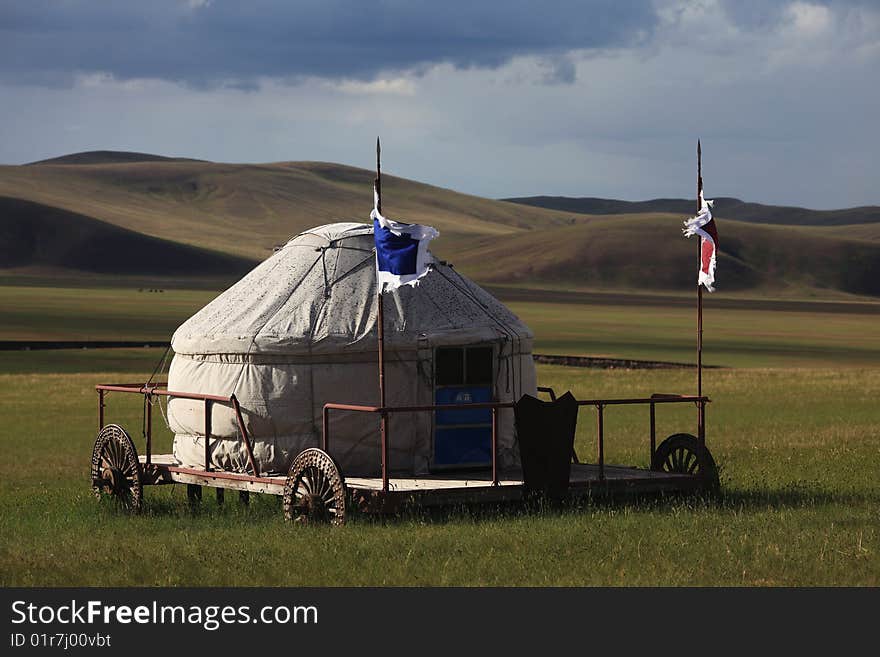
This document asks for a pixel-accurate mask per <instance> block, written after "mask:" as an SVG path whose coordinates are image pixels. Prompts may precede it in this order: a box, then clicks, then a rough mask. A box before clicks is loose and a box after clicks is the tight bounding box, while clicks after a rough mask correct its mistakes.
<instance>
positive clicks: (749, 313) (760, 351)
mask: <svg viewBox="0 0 880 657" xmlns="http://www.w3.org/2000/svg"><path fill="white" fill-rule="evenodd" d="M508 305H509V307H510V308H511V309H512V310H513V311H514V312H515V313H516V314H517V315H519V317H521V318H522V319H523V320H524V321H525V322H526V324H528V325H529V327H530V328H531V329H532V331H534V333H535V335H536V336H537V338H536V341H535V351H536V352H540V353H557V354H571V355H577V354H582V355H608V356H613V357H618V358H637V359H647V360H667V361H678V362H686V363H693V362H696V350H695V343H696V326H695V325H696V312H695V310H694V309H692V308H671V307H669V308H658V307H644V306H641V307H640V306H624V305H621V306H611V305H588V306H587V305H583V306H581V305H571V304H555V303H554V304H551V303H516V302H515V303H510V304H508ZM877 327H878V318H877V316H876V315H858V314H849V313H813V312H783V311H766V310H741V309H735V310H734V309H713V308H712V307H711V300H708V301H707V302H706V307H705V310H704V315H703V331H704V333H703V362H704V363H705V364H709V365H722V366H728V367H775V366H785V367H791V366H797V367H811V366H841V365H846V366H865V365H878V364H880V331H878V330H877Z"/></svg>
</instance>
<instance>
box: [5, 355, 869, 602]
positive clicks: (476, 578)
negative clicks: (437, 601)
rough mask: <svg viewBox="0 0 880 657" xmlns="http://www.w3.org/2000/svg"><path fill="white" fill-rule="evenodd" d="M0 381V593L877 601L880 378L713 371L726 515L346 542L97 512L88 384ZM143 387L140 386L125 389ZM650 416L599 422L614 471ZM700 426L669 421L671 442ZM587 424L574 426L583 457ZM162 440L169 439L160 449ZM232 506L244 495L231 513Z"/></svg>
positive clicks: (621, 389)
mask: <svg viewBox="0 0 880 657" xmlns="http://www.w3.org/2000/svg"><path fill="white" fill-rule="evenodd" d="M119 375H120V373H119V372H114V373H106V374H63V375H51V374H19V375H2V376H0V394H2V396H3V399H4V406H5V407H6V408H8V409H9V410H10V412H8V414H7V418H6V421H5V423H4V428H3V434H2V435H3V438H2V448H3V452H4V458H3V459H2V461H0V584H2V585H5V586H9V585H26V586H30V585H253V584H261V585H294V586H298V585H327V586H336V585H602V584H611V585H685V584H692V585H739V584H745V585H778V584H785V585H794V584H796V585H844V584H846V585H874V586H876V585H878V584H880V490H878V481H880V467H878V464H880V440H878V435H877V426H878V413H877V410H876V402H875V399H874V395H873V393H872V391H876V390H877V389H878V388H880V369H877V368H874V369H858V368H846V369H842V370H840V371H834V370H831V369H814V370H799V371H798V372H797V374H796V375H793V373H792V372H791V371H787V370H773V369H754V370H723V371H722V370H716V371H712V372H710V373H708V374H707V381H706V386H707V389H708V390H709V391H710V392H711V394H712V396H713V399H714V402H713V404H712V405H711V407H710V410H709V416H708V427H709V429H708V436H709V445H710V447H711V448H712V450H713V452H714V454H715V457H716V459H717V460H718V462H719V463H720V464H721V466H722V474H721V478H722V486H723V492H722V493H721V495H720V496H719V497H718V498H716V499H700V498H677V497H666V498H650V499H641V500H629V501H618V502H616V503H613V504H612V503H606V502H596V503H594V504H592V505H587V506H584V507H582V508H567V509H561V510H531V511H522V510H520V509H513V508H509V509H506V510H494V511H473V510H470V511H469V510H461V509H460V510H452V511H450V512H448V513H443V514H434V515H426V514H410V515H405V516H403V517H401V518H394V519H387V520H372V519H368V518H363V517H359V518H358V517H356V518H355V519H354V520H353V521H352V522H351V523H349V524H348V525H346V526H345V527H342V528H338V529H328V528H325V527H308V528H302V527H291V526H287V525H286V524H285V523H284V522H283V521H282V519H281V512H280V504H279V501H278V498H273V497H268V496H265V497H263V496H257V497H256V499H254V501H253V503H252V504H251V506H250V508H246V509H245V508H242V507H239V505H238V504H237V503H235V501H234V499H231V500H229V501H228V502H227V505H226V506H225V507H218V506H217V505H216V504H215V502H214V501H213V499H212V498H211V496H206V501H205V502H204V503H203V505H202V508H201V510H199V511H197V512H195V513H192V512H190V511H189V510H188V506H187V504H186V497H185V492H184V491H183V490H182V489H175V488H172V487H165V488H162V489H157V488H151V489H147V506H146V512H145V513H144V514H142V515H140V516H138V517H129V516H126V515H123V514H119V513H116V512H114V511H113V509H111V508H109V507H106V506H101V505H99V504H98V503H97V502H96V501H95V500H93V499H92V498H91V496H90V493H89V487H88V474H87V472H88V458H89V455H90V452H91V445H92V441H93V439H94V434H95V409H94V407H95V393H94V392H93V391H92V389H91V385H92V384H93V383H94V381H95V380H96V379H101V378H108V377H109V378H117V377H118V376H119ZM138 377H141V378H143V377H145V373H144V372H142V371H139V372H131V373H130V376H129V377H127V378H135V379H137V378H138ZM539 377H540V380H541V382H542V383H549V384H551V385H553V386H555V387H556V388H557V390H564V389H569V388H570V389H572V390H573V391H574V392H575V394H577V395H584V396H586V395H591V396H592V395H596V396H598V395H608V396H627V395H631V394H645V393H649V392H653V391H665V392H669V391H681V390H687V389H689V388H690V387H691V386H692V373H690V372H682V371H672V370H666V371H652V372H646V371H595V370H579V369H572V368H563V367H556V366H540V367H539ZM109 402H110V404H111V406H110V409H109V412H110V414H109V415H108V420H109V419H112V420H115V421H119V422H120V423H122V424H124V425H126V426H128V427H129V429H130V430H131V432H132V434H133V435H134V436H135V437H136V442H138V443H139V444H140V443H141V441H140V437H139V434H140V429H139V428H140V424H141V406H140V403H139V400H137V399H131V400H128V399H126V398H125V397H123V396H115V397H112V398H111V399H110V400H109ZM643 411H644V409H641V410H640V412H636V411H624V410H622V409H621V410H620V411H619V412H618V409H614V412H609V413H608V414H607V434H606V435H607V437H608V448H607V449H608V458H609V460H610V461H615V462H622V463H626V464H641V465H644V464H645V462H646V460H647V445H646V435H645V434H646V426H647V419H646V417H644V415H645V413H644V412H643ZM692 416H693V413H692V412H688V411H685V410H684V409H682V410H679V411H671V410H670V411H669V412H667V409H663V411H662V412H660V413H658V428H659V430H660V431H661V432H662V433H664V434H665V433H671V432H673V431H677V430H681V429H684V430H687V429H688V428H690V427H691V426H692V424H693V417H692ZM593 427H594V421H593V418H592V415H591V413H589V412H586V411H585V412H584V414H583V415H582V416H581V418H580V420H579V427H578V439H577V449H578V451H579V453H580V455H581V456H582V457H584V458H590V456H591V455H592V449H593V438H594V434H593V431H594V429H593ZM161 440H164V441H166V445H167V441H168V437H167V435H166V436H165V437H164V438H162V439H160V442H161ZM233 497H234V496H233Z"/></svg>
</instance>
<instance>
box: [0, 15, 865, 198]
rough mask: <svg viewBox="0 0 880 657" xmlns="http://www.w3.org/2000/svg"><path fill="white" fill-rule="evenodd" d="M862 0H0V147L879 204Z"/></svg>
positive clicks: (468, 185) (18, 152)
mask: <svg viewBox="0 0 880 657" xmlns="http://www.w3.org/2000/svg"><path fill="white" fill-rule="evenodd" d="M878 117H880V0H872V1H869V0H861V1H859V0H835V1H834V2H833V3H832V2H828V1H825V0H809V1H806V0H797V1H791V0H632V1H629V2H624V1H622V0H580V1H578V0H541V1H539V2H532V1H529V0H507V1H501V0H495V1H491V2H483V1H481V0H470V1H460V0H443V1H442V2H441V1H438V0H431V1H423V0H360V1H357V2H354V1H350V2H343V1H340V0H315V1H311V0H249V1H248V2H240V1H231V0H150V1H149V2H143V1H141V0H139V1H132V2H129V1H125V0H116V1H110V0H0V163H4V164H21V163H25V162H31V161H35V160H39V159H43V158H49V157H54V156H57V155H62V154H66V153H71V152H77V151H84V150H131V151H142V152H148V153H157V154H162V155H171V156H181V157H195V158H201V159H207V160H213V161H221V162H275V161H289V160H322V161H331V162H340V163H343V164H350V165H354V166H360V167H365V168H373V167H374V164H375V162H374V158H375V151H374V144H375V138H376V136H377V135H379V136H381V138H382V151H383V158H382V159H383V162H382V165H383V171H386V172H388V173H392V174H395V175H400V176H404V177H406V178H411V179H415V180H420V181H422V182H427V183H430V184H434V185H438V186H441V187H448V188H452V189H456V190H459V191H463V192H467V193H472V194H477V195H480V196H487V197H494V198H500V197H509V196H530V195H537V194H546V195H563V196H598V197H606V198H620V199H627V200H644V199H649V198H657V197H667V198H668V197H675V198H687V197H691V196H694V194H695V177H696V176H695V166H696V162H695V160H696V157H695V149H696V141H697V139H698V138H700V139H701V140H702V144H703V177H704V183H705V190H706V196H707V197H709V198H711V197H712V196H735V197H738V198H742V199H744V200H750V201H757V202H763V203H774V204H786V205H798V206H805V207H811V208H819V209H828V208H839V207H851V206H856V205H880V184H878V182H880V177H878V172H877V171H878V167H877V164H878V161H880V158H878V155H877V154H878V153H880V128H878Z"/></svg>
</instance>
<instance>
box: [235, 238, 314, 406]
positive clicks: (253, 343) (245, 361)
mask: <svg viewBox="0 0 880 657" xmlns="http://www.w3.org/2000/svg"><path fill="white" fill-rule="evenodd" d="M322 258H323V255H319V256H318V257H317V258H315V260H314V262H312V264H311V265H310V266H309V268H308V269H307V270H306V271H305V273H304V274H303V275H302V276H301V277H300V279H299V281H298V282H297V283H296V285H294V286H293V287H292V288H291V289H290V293H289V294H288V295H287V296H286V297H284V299H283V300H282V301H281V302H280V303H278V304H277V305H276V306H275V308H274V309H273V311H272V313H271V314H270V315H269V316H268V317H267V318H266V321H264V322H263V324H262V325H261V326H260V328H258V329H257V330H256V331H254V334H253V337H251V342H250V344H249V345H248V350H247V352H246V353H245V355H244V356H245V357H244V358H243V359H242V363H241V369H239V371H238V376H236V377H235V382H234V383H233V384H232V392H231V393H230V394H235V391H236V390H237V389H238V384H239V383H240V382H241V377H242V375H243V374H244V371H245V368H246V367H247V365H248V358H249V357H250V355H251V351H253V348H254V347H255V346H256V344H257V336H258V335H260V331H262V330H263V329H264V328H266V325H267V324H268V323H269V322H270V321H272V320H273V319H275V316H276V315H277V314H278V313H279V312H281V309H282V308H283V307H284V305H285V304H286V303H287V302H288V301H289V300H290V297H292V296H293V293H294V292H296V291H297V290H298V289H299V286H300V285H302V283H303V281H304V280H305V279H306V277H307V276H308V275H309V274H311V273H312V270H313V269H314V268H315V266H316V265H317V264H318V261H319V260H321V259H322Z"/></svg>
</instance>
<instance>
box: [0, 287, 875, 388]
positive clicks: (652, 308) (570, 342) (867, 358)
mask: <svg viewBox="0 0 880 657" xmlns="http://www.w3.org/2000/svg"><path fill="white" fill-rule="evenodd" d="M216 295H217V292H214V291H206V290H174V289H168V290H165V291H164V292H162V293H158V292H148V291H146V290H144V291H138V289H136V288H131V289H126V288H78V287H77V288H73V287H72V288H58V287H21V286H0V307H2V308H3V309H4V321H3V323H2V325H0V340H145V341H146V340H155V341H167V340H170V339H171V335H172V333H173V332H174V330H175V329H176V328H177V326H178V325H180V324H181V323H182V322H183V321H184V320H185V319H186V318H187V317H189V316H190V315H192V314H193V313H194V312H196V311H197V310H198V309H199V308H201V307H202V306H203V305H205V304H206V303H207V302H208V301H210V300H211V299H212V298H214V297H215V296H216ZM548 296H550V295H548ZM500 298H501V299H502V300H504V298H505V294H504V292H503V291H502V292H501V293H500ZM610 299H611V300H608V299H606V300H603V301H595V302H593V303H589V304H583V303H544V302H534V301H525V302H523V301H512V302H508V306H509V307H510V308H511V309H512V310H513V311H514V312H515V313H517V314H518V315H519V316H520V317H521V318H522V319H523V320H524V321H525V322H526V324H528V325H529V326H530V327H531V328H532V330H533V331H534V333H535V335H536V342H535V350H536V351H537V352H539V353H555V354H571V355H593V356H599V355H601V356H612V357H618V358H640V359H647V360H667V361H681V362H693V361H694V360H695V354H694V341H695V327H694V319H695V318H694V310H693V308H691V307H689V306H671V305H668V304H667V303H666V301H665V299H664V298H662V297H658V299H657V301H655V302H651V301H650V300H648V301H644V300H642V298H641V297H640V298H639V299H640V301H639V303H629V302H627V296H626V295H623V294H622V295H620V296H619V299H620V300H619V301H614V300H613V297H612V298H610ZM690 301H691V300H690V299H689V300H688V302H690ZM737 301H738V303H742V304H744V307H737V308H725V307H715V306H714V305H713V304H715V303H716V302H715V299H714V298H713V297H709V296H708V295H707V299H706V301H705V313H704V331H705V356H704V362H705V363H706V364H709V365H722V366H729V367H778V366H783V367H816V366H828V367H831V366H834V367H837V366H841V365H846V366H872V365H880V331H878V330H877V325H878V322H880V315H878V314H876V313H873V314H868V313H861V312H852V311H846V310H843V311H837V312H829V311H828V310H827V308H828V307H829V306H834V305H835V304H828V303H824V302H816V303H815V304H809V303H807V304H803V305H804V307H805V308H807V309H809V308H811V307H814V308H816V309H817V310H816V311H811V310H799V311H788V310H786V311H773V312H770V311H768V310H767V304H768V303H770V302H767V301H764V300H761V301H756V302H754V309H751V308H750V306H749V302H748V301H745V302H743V301H740V300H737ZM862 305H865V304H862ZM818 309H821V312H820V311H819V310H818ZM116 353H118V354H119V356H120V358H121V359H124V360H126V361H129V360H130V359H131V358H137V356H136V353H137V352H128V353H125V354H123V353H122V352H116ZM159 355H161V352H160V354H159ZM144 356H145V358H144V360H145V361H149V354H144ZM70 358H74V357H73V356H70V357H64V358H60V359H59V358H58V356H57V354H51V353H43V354H38V353H36V352H34V353H33V354H32V355H27V356H24V355H23V354H21V353H20V352H18V353H17V354H16V352H6V353H2V352H0V359H2V360H5V361H6V364H5V365H0V371H4V372H12V371H14V372H26V371H44V372H52V371H83V370H77V369H76V367H80V366H82V367H88V368H89V371H101V370H106V369H110V370H112V369H115V365H114V364H113V363H114V359H113V358H108V357H107V354H104V355H101V356H86V355H84V354H80V355H79V356H78V357H75V358H74V360H75V361H77V362H78V363H80V364H81V365H71V362H72V361H71V360H70ZM55 361H58V363H57V364H53V363H54V362H55ZM57 367H64V368H65V369H63V370H58V369H53V368H57ZM34 368H35V369H34ZM143 369H145V370H147V371H148V372H149V371H151V370H152V366H151V365H149V363H147V365H145V366H144V367H143Z"/></svg>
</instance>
